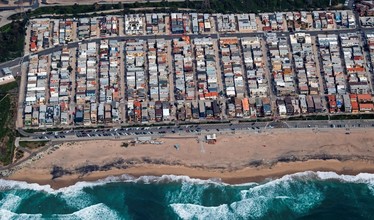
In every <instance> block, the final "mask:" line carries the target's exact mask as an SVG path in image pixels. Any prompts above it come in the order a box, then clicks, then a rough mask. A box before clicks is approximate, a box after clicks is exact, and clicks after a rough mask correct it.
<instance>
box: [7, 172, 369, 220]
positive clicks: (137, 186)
mask: <svg viewBox="0 0 374 220" xmlns="http://www.w3.org/2000/svg"><path fill="white" fill-rule="evenodd" d="M347 186H349V189H350V190H351V192H350V191H346V188H345V187H347ZM340 190H341V192H343V193H340V194H339V193H338V192H340ZM330 192H336V194H337V195H335V194H334V195H332V194H331V193H330ZM349 193H351V194H349ZM360 193H361V194H362V195H363V196H368V198H365V199H364V200H363V201H365V202H366V203H367V205H372V206H374V174H367V173H361V174H358V175H356V176H353V175H339V174H336V173H334V172H312V171H307V172H301V173H295V174H291V175H286V176H283V177H282V178H279V179H274V180H267V181H265V182H262V183H244V184H236V185H230V184H226V183H223V182H222V181H220V180H219V179H209V180H200V179H196V178H190V177H188V176H175V175H164V176H160V177H156V176H142V177H139V178H135V177H132V176H128V175H122V176H118V177H108V178H105V179H102V180H98V181H95V182H78V183H76V184H75V185H72V186H69V187H65V188H61V189H57V190H54V189H52V188H51V187H50V186H49V185H38V184H30V183H26V182H21V181H11V180H0V220H2V219H44V218H49V219H103V218H105V219H147V218H149V217H150V216H152V217H153V219H175V218H180V219H211V220H214V219H220V220H221V219H222V220H225V219H230V220H231V219H279V218H280V219H295V218H298V217H300V216H307V215H308V214H310V213H313V212H314V210H316V209H317V210H318V209H319V208H320V207H322V206H323V204H324V202H326V201H330V200H331V201H334V199H338V197H336V198H333V196H354V197H355V200H354V203H353V202H352V206H354V207H359V206H362V204H364V205H365V203H360V197H359V196H358V194H360ZM362 195H361V196H362ZM343 199H344V198H343ZM343 199H342V198H339V200H343ZM35 201H37V202H35ZM367 201H369V203H368V202H367ZM370 201H371V202H372V203H370ZM51 203H55V204H58V205H56V206H50V205H49V204H51ZM43 205H45V207H43ZM43 208H45V209H43ZM47 208H49V210H46V209H47ZM366 209H367V211H366V214H365V215H367V216H370V217H371V215H370V213H374V210H371V209H370V207H369V208H366ZM157 210H158V211H157ZM165 210H166V211H165ZM153 212H154V213H156V212H159V213H162V214H160V215H157V216H155V215H145V214H147V213H148V214H152V213H153ZM362 213H365V211H362ZM363 215H364V214H363ZM359 217H362V216H359ZM314 219H315V218H314ZM363 219H365V218H363ZM369 219H370V218H369ZM372 219H374V216H373V218H372Z"/></svg>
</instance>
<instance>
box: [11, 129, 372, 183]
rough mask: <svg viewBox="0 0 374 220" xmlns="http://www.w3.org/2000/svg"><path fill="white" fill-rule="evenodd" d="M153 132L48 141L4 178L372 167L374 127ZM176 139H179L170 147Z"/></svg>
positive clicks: (232, 178)
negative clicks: (208, 134) (212, 134)
mask: <svg viewBox="0 0 374 220" xmlns="http://www.w3.org/2000/svg"><path fill="white" fill-rule="evenodd" d="M202 140H204V137H203V136H196V138H189V139H186V138H184V139H183V138H181V136H179V135H175V136H170V137H165V138H158V139H157V142H158V143H159V144H152V143H136V144H135V145H132V144H130V145H128V146H126V147H123V143H125V142H127V141H128V140H91V141H80V142H67V143H62V144H60V145H55V146H54V147H53V148H50V149H49V150H47V151H45V152H44V153H43V154H41V155H38V156H37V158H33V159H31V160H30V161H28V162H27V163H25V164H24V165H22V167H20V169H16V170H14V172H10V173H9V175H6V176H7V177H4V179H9V180H18V181H26V182H29V183H38V184H41V185H46V184H48V185H50V186H51V187H52V188H54V189H57V188H62V187H67V186H70V185H73V184H75V183H77V182H81V181H97V180H99V179H104V178H106V177H109V176H120V175H123V174H127V175H131V176H134V177H139V176H162V175H182V176H189V177H191V178H198V179H203V180H204V179H205V180H206V179H221V181H222V182H225V183H229V184H240V183H248V182H263V181H266V180H267V179H275V178H279V177H282V176H284V175H287V174H293V173H298V172H304V171H332V172H336V173H338V174H348V175H356V174H358V173H363V172H364V173H374V129H369V128H368V129H365V130H362V129H351V130H350V132H349V134H347V133H346V130H344V129H339V130H297V131H294V130H292V131H291V130H275V129H274V130H269V131H266V132H261V133H235V134H229V135H227V134H226V135H221V134H219V135H218V136H217V142H216V143H215V144H208V143H206V142H204V141H202ZM175 146H178V148H176V147H175Z"/></svg>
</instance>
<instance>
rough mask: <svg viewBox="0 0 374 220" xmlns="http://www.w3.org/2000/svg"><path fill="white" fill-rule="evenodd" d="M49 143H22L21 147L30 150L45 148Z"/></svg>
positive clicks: (20, 143)
mask: <svg viewBox="0 0 374 220" xmlns="http://www.w3.org/2000/svg"><path fill="white" fill-rule="evenodd" d="M47 143H48V141H20V142H19V146H21V147H24V148H29V149H36V148H40V147H44V146H45V145H46V144H47Z"/></svg>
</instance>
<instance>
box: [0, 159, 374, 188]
mask: <svg viewBox="0 0 374 220" xmlns="http://www.w3.org/2000/svg"><path fill="white" fill-rule="evenodd" d="M307 171H313V172H318V171H319V172H335V173H337V174H339V175H357V174H359V173H373V174H374V161H363V160H360V161H343V162H342V161H338V160H308V161H297V162H286V163H284V162H281V163H277V164H275V165H274V166H272V167H270V168H269V167H246V168H243V169H239V170H234V171H228V170H212V169H201V168H190V167H184V166H169V165H144V166H142V165H140V166H136V167H131V168H128V169H111V170H108V171H98V172H92V173H89V174H88V175H85V176H83V177H79V175H78V174H73V175H66V176H63V177H61V178H58V179H55V180H52V179H50V177H47V176H46V175H45V173H44V174H37V173H34V175H33V176H32V177H31V176H30V177H24V178H22V177H17V176H15V177H10V178H4V179H6V180H14V181H25V182H27V183H29V184H31V183H37V184H39V185H49V186H51V188H53V189H55V190H57V189H61V188H65V187H69V186H73V185H75V184H76V183H78V182H95V181H99V180H104V179H106V178H108V177H119V176H122V175H129V176H132V177H135V178H139V177H142V176H156V177H161V176H163V175H175V176H188V177H190V178H196V179H201V180H208V179H215V180H219V181H221V182H223V183H226V184H244V183H251V182H256V183H261V182H264V181H268V180H274V179H278V178H281V177H283V176H286V175H290V174H295V173H300V172H307Z"/></svg>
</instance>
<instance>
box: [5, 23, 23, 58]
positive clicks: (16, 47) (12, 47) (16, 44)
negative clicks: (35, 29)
mask: <svg viewBox="0 0 374 220" xmlns="http://www.w3.org/2000/svg"><path fill="white" fill-rule="evenodd" d="M25 24H26V21H25V20H23V21H12V23H10V24H7V25H5V26H3V27H1V28H0V54H1V56H0V62H5V61H9V60H13V59H15V58H17V57H20V56H22V54H23V47H24V44H25V33H26V29H25Z"/></svg>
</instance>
